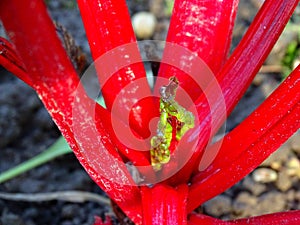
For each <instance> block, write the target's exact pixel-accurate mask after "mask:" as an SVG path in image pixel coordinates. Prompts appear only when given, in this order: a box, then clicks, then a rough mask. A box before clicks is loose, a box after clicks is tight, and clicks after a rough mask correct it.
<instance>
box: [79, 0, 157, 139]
mask: <svg viewBox="0 0 300 225" xmlns="http://www.w3.org/2000/svg"><path fill="white" fill-rule="evenodd" d="M78 6H79V9H80V13H81V16H82V20H83V23H84V26H85V30H86V35H87V38H88V40H89V43H90V48H91V52H92V56H93V59H94V61H95V66H96V69H97V72H98V77H99V81H100V84H101V85H102V89H101V91H102V94H103V96H104V99H105V103H106V106H107V108H108V109H109V110H112V108H113V113H114V114H116V115H117V116H119V117H120V118H121V119H122V120H123V121H125V122H128V114H129V113H126V112H127V111H126V110H131V111H130V123H131V124H132V126H133V129H134V130H135V131H137V132H138V133H139V134H140V135H141V136H142V137H144V138H145V137H148V136H149V135H150V131H149V128H148V124H149V121H150V120H151V119H152V118H153V117H154V116H155V115H156V114H157V112H158V109H157V110H156V111H157V112H156V111H155V110H153V109H154V106H153V102H152V99H151V98H149V99H148V100H147V101H141V102H138V103H137V102H136V99H137V96H150V95H151V92H150V88H149V85H148V83H147V79H146V73H145V69H144V66H143V63H142V60H141V58H140V55H139V50H138V46H137V44H136V45H135V48H132V46H133V45H132V43H135V42H136V38H135V35H134V32H133V28H132V25H131V20H130V16H129V13H128V10H127V6H126V1H125V0H121V1H120V0H92V1H87V0H78ZM130 43H131V45H130V46H131V48H130V52H126V44H130ZM120 46H121V47H120ZM118 47H119V48H121V49H123V51H124V53H123V54H122V57H123V60H124V61H127V62H128V64H129V65H127V66H126V67H124V68H122V67H121V65H118V64H116V65H115V66H116V69H117V70H116V72H115V73H114V74H106V73H103V69H102V68H99V67H98V66H99V65H97V64H98V63H97V62H99V60H100V61H101V56H103V55H104V54H105V53H106V52H108V51H112V50H113V49H114V48H118ZM136 56H139V58H140V60H138V61H139V62H138V63H134V64H130V62H131V61H132V60H134V58H135V57H136ZM107 63H108V64H111V63H112V64H114V63H115V59H114V58H113V57H112V58H111V59H110V60H109V61H108V62H107ZM100 64H101V63H100ZM101 66H102V65H101ZM103 66H106V65H103ZM141 78H142V79H143V80H142V81H141V82H136V81H137V80H138V79H141ZM129 84H131V86H130V88H128V87H129V86H128V85H129ZM126 87H127V88H126ZM121 91H122V92H121ZM118 94H121V95H122V97H120V98H118V99H120V100H117V101H115V100H116V96H117V95H118ZM132 106H134V107H132ZM154 112H155V113H154Z"/></svg>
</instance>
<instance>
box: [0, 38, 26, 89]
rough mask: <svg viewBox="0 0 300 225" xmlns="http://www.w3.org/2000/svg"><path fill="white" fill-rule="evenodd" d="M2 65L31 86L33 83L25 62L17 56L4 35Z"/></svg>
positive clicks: (0, 60)
mask: <svg viewBox="0 0 300 225" xmlns="http://www.w3.org/2000/svg"><path fill="white" fill-rule="evenodd" d="M0 65H1V66H3V67H4V68H5V69H7V70H8V71H9V72H11V73H13V74H15V75H16V76H17V77H19V78H20V79H22V80H23V81H24V82H25V83H27V84H28V85H29V86H31V85H32V82H31V78H30V77H29V75H28V74H27V72H26V70H25V68H24V65H23V62H22V61H21V59H20V58H19V57H18V56H17V54H16V52H15V50H14V47H13V46H12V44H11V43H10V42H9V41H8V40H6V39H4V38H2V37H0Z"/></svg>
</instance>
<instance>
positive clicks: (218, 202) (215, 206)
mask: <svg viewBox="0 0 300 225" xmlns="http://www.w3.org/2000/svg"><path fill="white" fill-rule="evenodd" d="M204 208H205V211H206V212H207V213H208V214H209V215H212V216H215V217H220V216H222V215H224V214H226V213H230V211H231V199H230V198H229V197H227V196H224V195H219V196H217V197H215V198H213V199H211V200H209V201H207V202H206V203H205V204H204Z"/></svg>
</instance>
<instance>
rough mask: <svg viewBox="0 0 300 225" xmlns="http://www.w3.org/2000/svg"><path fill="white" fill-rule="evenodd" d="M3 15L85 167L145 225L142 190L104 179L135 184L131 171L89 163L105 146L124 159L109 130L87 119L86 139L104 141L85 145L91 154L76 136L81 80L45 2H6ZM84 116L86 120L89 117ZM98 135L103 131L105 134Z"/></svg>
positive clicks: (35, 81)
mask: <svg viewBox="0 0 300 225" xmlns="http://www.w3.org/2000/svg"><path fill="white" fill-rule="evenodd" d="M0 16H1V20H2V22H3V25H4V27H5V29H6V31H7V34H8V36H9V37H10V39H11V40H12V42H13V43H14V45H15V46H16V51H17V53H18V55H19V56H20V58H21V59H22V61H23V63H24V65H25V68H26V70H27V72H28V74H30V78H31V79H32V86H33V88H34V89H35V90H36V91H37V93H38V94H39V96H40V98H41V100H42V101H43V103H44V104H45V106H46V108H47V109H48V111H49V112H50V114H51V116H52V117H53V119H54V121H55V122H56V124H57V125H58V127H59V129H60V130H61V132H62V134H63V135H64V136H65V138H66V139H67V141H68V143H69V144H70V146H71V148H72V149H73V150H74V152H75V154H76V155H77V157H78V159H79V160H80V162H81V163H82V165H83V166H84V167H85V169H86V170H87V171H88V173H89V175H90V176H91V177H92V178H93V179H94V180H95V182H96V183H97V184H98V185H99V186H100V187H101V188H102V189H103V190H104V191H106V192H107V193H108V195H109V196H110V197H111V198H112V199H114V200H115V201H116V202H117V203H118V204H119V205H120V207H121V208H122V209H123V210H124V211H125V212H126V213H128V215H129V216H130V217H131V218H132V219H133V220H134V221H135V222H139V220H140V219H139V218H138V216H139V215H140V214H141V213H140V212H139V210H140V209H139V208H138V202H139V201H140V193H139V190H138V188H137V187H136V186H127V185H125V184H121V183H116V182H113V181H110V180H108V179H107V178H106V177H103V174H106V176H108V177H109V176H111V177H115V176H117V174H116V173H119V175H120V173H121V174H122V173H125V174H124V177H123V179H125V178H126V179H127V180H128V183H130V182H132V181H131V178H130V175H129V174H127V175H126V173H127V170H126V169H125V170H124V168H117V167H114V169H113V170H111V169H110V165H111V166H112V165H113V164H111V162H110V161H107V164H106V165H102V168H100V169H103V170H104V172H105V173H100V172H101V171H98V170H99V165H93V164H92V163H91V161H89V160H88V158H87V154H89V155H91V154H93V150H95V147H97V148H96V149H100V150H101V146H102V145H103V143H105V144H104V145H105V147H106V148H107V149H108V150H109V152H110V154H112V155H114V156H115V157H117V156H118V155H117V154H116V152H115V147H114V145H113V144H112V143H110V142H107V141H106V142H102V140H103V139H106V140H110V137H109V135H108V133H107V132H106V131H105V130H99V131H97V130H95V128H94V129H93V127H94V122H93V121H94V120H84V121H85V122H86V123H84V124H82V127H81V128H82V134H83V135H82V138H84V137H86V136H85V135H90V136H92V137H95V136H96V137H97V138H98V139H96V140H97V141H96V142H90V143H89V142H85V144H86V145H87V146H84V147H85V148H86V149H89V150H90V151H85V152H84V151H81V149H80V147H79V144H78V140H77V139H76V138H75V136H74V133H73V132H74V130H72V128H74V127H73V123H74V121H73V117H72V113H73V110H74V108H73V104H74V100H75V99H74V94H75V91H76V89H77V88H78V85H79V78H78V76H77V74H76V72H75V70H74V68H73V66H72V65H71V62H70V60H69V59H68V57H67V54H66V52H65V51H64V49H63V47H62V44H61V42H60V40H59V39H58V37H57V35H56V31H55V28H54V25H53V22H52V21H51V19H50V18H49V16H48V14H47V11H46V7H45V5H44V2H43V1H38V0H34V1H29V0H24V1H21V2H20V1H17V0H15V1H14V0H13V1H1V3H0ZM37 18H38V19H37ZM79 90H81V92H82V95H81V97H82V99H81V100H82V103H83V105H82V107H83V108H84V107H87V106H88V105H89V104H91V102H90V100H89V99H88V98H87V97H86V95H85V93H84V92H83V91H82V88H80V87H79ZM75 109H76V107H75ZM86 113H87V114H86V115H87V116H90V114H89V113H91V112H89V111H88V110H87V111H86ZM80 116H83V117H84V116H85V115H80ZM85 119H87V118H85ZM85 132H86V133H85ZM98 132H100V135H99V133H98ZM99 138H100V139H99ZM114 152H115V153H114ZM103 154H104V155H102V157H104V156H105V154H108V152H105V151H104V152H103ZM120 160H121V159H120ZM97 166H98V167H97ZM102 172H103V171H102ZM126 179H125V180H126ZM125 180H123V181H125ZM125 183H126V182H125ZM133 203H134V204H133Z"/></svg>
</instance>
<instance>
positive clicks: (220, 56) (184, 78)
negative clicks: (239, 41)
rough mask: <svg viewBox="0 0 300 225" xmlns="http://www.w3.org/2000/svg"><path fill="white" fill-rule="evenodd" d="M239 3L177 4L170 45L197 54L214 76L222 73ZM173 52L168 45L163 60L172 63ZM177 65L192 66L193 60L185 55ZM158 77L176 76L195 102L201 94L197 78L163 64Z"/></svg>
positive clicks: (179, 1)
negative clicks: (220, 71)
mask: <svg viewBox="0 0 300 225" xmlns="http://www.w3.org/2000/svg"><path fill="white" fill-rule="evenodd" d="M238 2H239V0H225V1H211V0H204V1H198V0H191V1H185V0H176V1H175V3H174V9H173V13H172V17H171V22H170V28H169V31H168V36H167V40H166V41H167V43H174V44H177V45H179V46H182V47H185V48H186V49H188V50H190V51H191V52H194V53H195V54H196V55H197V56H198V57H199V58H201V59H202V60H203V61H204V62H205V63H206V64H207V65H208V66H209V67H210V68H211V70H212V71H213V72H214V73H217V72H219V70H220V68H221V66H222V65H223V64H224V62H225V60H226V58H227V54H228V51H229V48H230V43H231V34H232V30H233V26H234V21H235V16H236V11H237V6H238ZM173 49H174V48H173V46H172V45H166V48H165V50H164V55H163V58H170V59H171V58H172V57H173V54H174V53H173ZM163 61H164V60H163ZM177 63H178V64H183V63H186V64H187V65H189V64H191V62H190V57H188V58H187V57H185V55H182V56H181V57H180V59H179V61H178V62H177ZM197 72H198V74H197V76H199V77H200V76H203V74H201V73H200V71H197ZM158 76H160V77H165V78H169V77H170V76H176V77H177V78H178V80H179V82H180V86H181V87H182V88H183V89H184V90H185V91H186V92H187V93H188V94H189V96H190V97H191V98H192V99H193V100H194V101H195V100H196V99H197V98H198V97H199V95H200V94H201V88H200V87H199V86H198V84H197V83H196V82H195V80H194V79H195V78H194V79H193V77H191V74H186V73H185V72H184V71H182V70H180V69H179V68H176V67H174V66H171V65H168V64H161V66H160V69H159V75H158ZM204 79H205V78H204ZM161 85H162V84H160V83H159V82H157V83H156V90H157V91H158V90H159V88H160V87H161Z"/></svg>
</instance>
